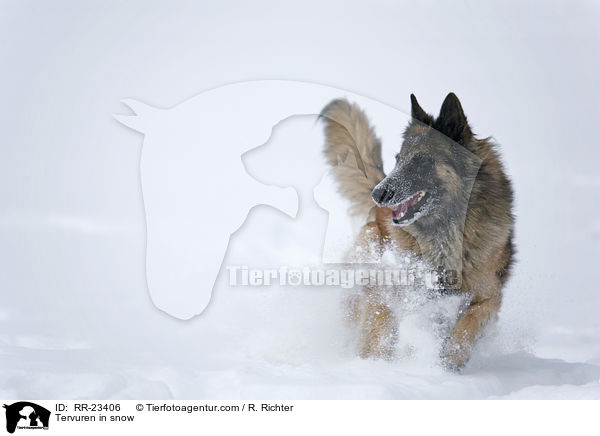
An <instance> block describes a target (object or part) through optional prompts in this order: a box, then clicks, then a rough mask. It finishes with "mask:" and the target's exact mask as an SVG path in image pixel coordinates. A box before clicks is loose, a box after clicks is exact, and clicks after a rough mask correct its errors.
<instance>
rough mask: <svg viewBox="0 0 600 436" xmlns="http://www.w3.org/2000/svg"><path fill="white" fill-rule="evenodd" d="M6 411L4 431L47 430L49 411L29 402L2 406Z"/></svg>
mask: <svg viewBox="0 0 600 436" xmlns="http://www.w3.org/2000/svg"><path fill="white" fill-rule="evenodd" d="M3 407H4V408H5V409H6V431H8V432H9V433H14V432H15V430H16V429H17V428H18V429H44V430H47V429H48V424H49V422H50V411H49V410H48V409H46V408H44V407H42V406H39V405H37V404H35V403H30V402H29V401H19V402H16V403H13V404H10V405H6V404H5V405H4V406H3Z"/></svg>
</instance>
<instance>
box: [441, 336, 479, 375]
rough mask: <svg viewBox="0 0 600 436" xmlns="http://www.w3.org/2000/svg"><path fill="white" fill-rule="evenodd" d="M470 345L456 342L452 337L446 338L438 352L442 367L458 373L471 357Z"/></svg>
mask: <svg viewBox="0 0 600 436" xmlns="http://www.w3.org/2000/svg"><path fill="white" fill-rule="evenodd" d="M471 349H472V347H471V345H470V344H468V343H465V342H458V341H456V340H454V339H453V338H452V337H450V338H448V339H446V341H445V342H444V345H443V346H442V350H441V352H440V360H441V364H442V367H444V368H445V369H446V370H448V371H452V372H456V373H460V372H461V370H462V369H463V368H464V366H465V365H466V364H467V362H468V361H469V357H471Z"/></svg>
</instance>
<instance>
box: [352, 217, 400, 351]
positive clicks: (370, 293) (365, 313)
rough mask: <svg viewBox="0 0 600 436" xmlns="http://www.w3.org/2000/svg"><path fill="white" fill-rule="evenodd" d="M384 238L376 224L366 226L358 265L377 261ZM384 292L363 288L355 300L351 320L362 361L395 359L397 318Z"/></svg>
mask: <svg viewBox="0 0 600 436" xmlns="http://www.w3.org/2000/svg"><path fill="white" fill-rule="evenodd" d="M383 245H384V237H383V234H382V232H381V229H380V228H379V226H378V225H377V224H376V223H375V222H370V223H367V224H366V225H365V226H364V227H363V228H362V230H361V232H360V235H359V237H358V240H357V243H356V248H357V252H356V257H355V259H354V261H355V262H357V261H358V263H356V264H357V265H358V264H360V263H361V262H367V263H371V264H372V263H373V262H377V261H378V260H379V259H380V257H381V253H382V251H383ZM384 292H385V290H382V289H378V288H377V287H376V286H373V287H372V286H364V287H363V288H362V289H361V291H360V293H359V294H358V295H355V296H354V298H353V300H352V310H351V312H352V320H353V321H354V323H355V325H356V327H357V328H358V341H359V345H358V348H359V354H360V356H361V357H363V358H368V357H371V358H384V359H388V358H391V357H392V350H393V345H394V342H395V337H396V331H395V325H396V323H395V317H394V313H393V312H392V309H391V308H390V307H389V305H388V304H387V303H386V301H385V295H384Z"/></svg>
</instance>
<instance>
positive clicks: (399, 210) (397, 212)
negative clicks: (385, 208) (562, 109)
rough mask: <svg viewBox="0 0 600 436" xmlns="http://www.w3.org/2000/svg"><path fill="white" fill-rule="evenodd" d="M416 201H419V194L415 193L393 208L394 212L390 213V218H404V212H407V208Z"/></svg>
mask: <svg viewBox="0 0 600 436" xmlns="http://www.w3.org/2000/svg"><path fill="white" fill-rule="evenodd" d="M418 201H419V193H418V192H417V193H416V194H414V195H412V196H410V197H408V198H407V199H406V200H404V201H403V202H402V203H400V204H399V205H398V206H396V207H395V208H394V210H393V211H392V218H393V219H400V218H402V217H403V216H404V214H406V212H407V211H408V208H409V207H411V206H413V205H415V204H416V203H417V202H418Z"/></svg>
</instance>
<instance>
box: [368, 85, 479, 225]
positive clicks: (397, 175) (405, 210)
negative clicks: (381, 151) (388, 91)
mask: <svg viewBox="0 0 600 436" xmlns="http://www.w3.org/2000/svg"><path fill="white" fill-rule="evenodd" d="M411 103H412V118H413V119H412V121H411V123H410V124H409V126H408V127H407V129H406V131H405V132H404V142H403V144H402V148H401V149H400V152H399V153H398V154H397V155H396V165H395V167H394V169H393V170H392V171H391V173H390V174H389V175H388V176H387V177H386V178H385V179H383V180H382V181H381V182H380V183H379V184H378V185H377V186H375V188H374V189H373V192H372V193H371V195H372V197H373V200H374V201H375V203H377V205H378V206H382V207H389V208H391V209H392V223H393V224H394V225H396V226H409V225H412V224H414V225H415V226H417V227H420V228H425V229H428V228H430V227H431V226H433V225H439V224H440V220H444V221H447V220H454V219H460V218H461V217H462V218H464V213H465V210H466V202H467V201H468V198H469V194H470V189H471V186H472V183H473V180H474V177H475V176H476V174H477V170H478V168H479V164H480V161H479V159H478V158H477V157H476V156H475V155H473V153H471V152H470V151H469V150H468V148H467V147H466V145H467V144H469V143H470V142H471V141H472V138H473V134H472V133H471V129H470V127H469V124H468V123H467V118H466V116H465V114H464V112H463V109H462V106H461V104H460V101H459V100H458V98H457V97H456V95H454V94H453V93H450V94H448V96H447V97H446V99H445V100H444V103H443V104H442V108H441V110H440V114H439V116H438V117H437V118H434V117H432V116H431V115H429V114H427V113H426V112H425V111H424V110H423V109H422V108H421V107H420V106H419V103H418V102H417V99H416V98H415V96H414V95H411Z"/></svg>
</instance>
